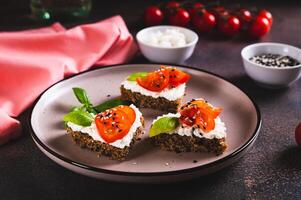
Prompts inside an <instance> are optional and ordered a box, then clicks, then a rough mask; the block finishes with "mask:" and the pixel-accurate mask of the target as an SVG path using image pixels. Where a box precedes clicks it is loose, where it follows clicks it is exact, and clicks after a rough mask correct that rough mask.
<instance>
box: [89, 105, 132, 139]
mask: <svg viewBox="0 0 301 200" xmlns="http://www.w3.org/2000/svg"><path fill="white" fill-rule="evenodd" d="M135 119H136V113H135V111H134V110H133V109H132V108H131V107H129V106H117V107H115V108H112V109H108V110H106V111H104V112H101V113H99V114H98V115H97V116H96V118H95V124H96V127H97V131H98V133H99V135H100V136H101V137H102V138H103V139H104V141H106V142H107V143H112V142H115V141H116V140H119V139H122V138H123V137H124V136H126V135H127V133H128V132H129V130H130V128H131V126H132V124H133V123H134V121H135Z"/></svg>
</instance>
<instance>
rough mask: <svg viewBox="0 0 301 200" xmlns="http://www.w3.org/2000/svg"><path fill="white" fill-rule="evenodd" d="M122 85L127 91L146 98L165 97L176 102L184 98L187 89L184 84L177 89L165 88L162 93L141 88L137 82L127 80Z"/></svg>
mask: <svg viewBox="0 0 301 200" xmlns="http://www.w3.org/2000/svg"><path fill="white" fill-rule="evenodd" d="M121 85H123V87H124V88H125V89H127V90H131V91H133V92H138V93H140V94H143V95H145V96H151V97H154V98H158V97H164V98H165V99H167V100H169V101H175V100H177V99H179V98H182V97H183V96H184V94H185V87H186V84H185V83H183V84H181V85H179V86H177V87H175V88H170V89H169V88H165V89H164V90H163V91H161V92H153V91H150V90H147V89H145V88H143V87H141V86H140V85H138V83H137V82H136V81H128V80H125V81H123V82H122V83H121Z"/></svg>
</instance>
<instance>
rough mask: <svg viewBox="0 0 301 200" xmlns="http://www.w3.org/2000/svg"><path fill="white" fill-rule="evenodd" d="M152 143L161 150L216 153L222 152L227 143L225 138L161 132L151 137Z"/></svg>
mask: <svg viewBox="0 0 301 200" xmlns="http://www.w3.org/2000/svg"><path fill="white" fill-rule="evenodd" d="M151 139H152V142H153V144H154V145H156V146H159V147H160V148H161V149H163V150H167V151H174V152H176V153H182V152H213V153H215V154H216V155H220V154H222V153H223V152H224V151H225V150H226V148H227V144H226V141H225V138H222V139H217V138H213V139H207V138H199V137H196V136H194V135H193V136H181V135H178V134H175V133H174V134H168V133H162V134H160V135H157V136H154V137H152V138H151Z"/></svg>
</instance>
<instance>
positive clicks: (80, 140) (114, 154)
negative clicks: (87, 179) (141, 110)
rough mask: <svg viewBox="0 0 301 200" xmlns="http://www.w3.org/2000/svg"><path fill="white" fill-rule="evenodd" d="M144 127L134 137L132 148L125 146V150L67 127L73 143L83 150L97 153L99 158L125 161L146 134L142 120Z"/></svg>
mask: <svg viewBox="0 0 301 200" xmlns="http://www.w3.org/2000/svg"><path fill="white" fill-rule="evenodd" d="M141 122H142V126H140V127H138V128H137V130H136V132H135V134H134V137H133V139H132V141H131V143H130V146H125V147H124V148H122V149H121V148H117V147H114V146H112V145H110V144H108V143H104V142H101V141H96V140H94V139H93V138H92V137H91V136H90V135H88V134H87V133H82V132H80V131H73V130H72V129H71V128H69V127H67V128H66V130H67V133H69V134H70V135H71V136H72V139H73V141H74V142H75V143H76V144H77V145H79V146H80V147H81V148H87V149H89V150H91V151H94V152H96V153H97V155H98V156H99V157H101V156H106V157H108V158H109V159H111V160H125V159H126V157H127V155H128V154H129V152H130V151H131V149H132V147H133V146H134V144H135V143H136V142H137V141H139V140H140V139H141V135H142V134H143V133H144V128H143V126H144V119H143V118H141Z"/></svg>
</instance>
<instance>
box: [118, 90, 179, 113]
mask: <svg viewBox="0 0 301 200" xmlns="http://www.w3.org/2000/svg"><path fill="white" fill-rule="evenodd" d="M120 92H121V99H123V100H127V101H130V102H132V103H133V104H135V106H137V107H138V108H152V109H157V110H162V111H167V112H173V113H176V112H177V111H178V108H179V107H180V105H181V103H182V99H183V97H182V98H179V99H177V100H175V101H170V100H168V99H166V98H164V97H158V98H154V97H151V96H146V95H143V94H141V93H139V92H133V91H131V90H128V89H125V88H124V87H123V85H122V86H121V87H120Z"/></svg>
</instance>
